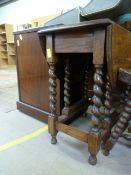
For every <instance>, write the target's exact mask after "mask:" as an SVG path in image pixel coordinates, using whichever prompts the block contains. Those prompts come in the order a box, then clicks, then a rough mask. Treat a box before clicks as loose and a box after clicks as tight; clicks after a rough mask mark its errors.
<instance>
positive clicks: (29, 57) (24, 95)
mask: <svg viewBox="0 0 131 175" xmlns="http://www.w3.org/2000/svg"><path fill="white" fill-rule="evenodd" d="M40 29H41V28H35V29H30V30H25V31H18V32H15V33H14V35H15V45H16V55H17V73H18V86H19V101H18V102H17V108H18V109H19V110H20V111H22V112H24V113H26V114H28V115H30V116H33V117H35V118H37V119H39V120H42V121H45V122H47V118H48V115H49V114H50V108H49V93H48V65H47V62H46V59H45V56H44V54H43V52H42V49H41V46H40V42H39V37H38V34H37V31H38V30H40ZM57 84H58V86H57V97H56V98H57V105H56V108H57V114H59V112H60V94H59V93H60V88H59V80H58V81H57Z"/></svg>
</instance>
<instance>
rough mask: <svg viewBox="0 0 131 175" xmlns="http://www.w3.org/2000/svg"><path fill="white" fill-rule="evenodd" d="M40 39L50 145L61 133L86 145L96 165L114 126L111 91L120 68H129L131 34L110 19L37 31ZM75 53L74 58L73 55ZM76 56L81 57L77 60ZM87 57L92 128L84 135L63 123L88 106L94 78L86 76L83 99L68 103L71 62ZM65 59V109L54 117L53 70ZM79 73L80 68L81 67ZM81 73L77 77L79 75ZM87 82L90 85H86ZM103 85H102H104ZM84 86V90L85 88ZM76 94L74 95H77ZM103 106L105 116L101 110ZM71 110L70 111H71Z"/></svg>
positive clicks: (54, 82) (90, 160) (54, 84)
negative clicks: (46, 80)
mask: <svg viewBox="0 0 131 175" xmlns="http://www.w3.org/2000/svg"><path fill="white" fill-rule="evenodd" d="M38 33H39V36H40V39H41V46H42V48H43V52H44V55H45V57H46V59H47V62H48V64H49V91H50V110H51V115H50V117H49V119H48V124H49V132H50V134H51V137H52V139H51V143H52V144H55V143H56V142H57V140H56V134H57V132H58V131H62V132H64V133H66V134H68V135H71V136H73V137H75V138H77V139H79V140H81V141H84V142H86V143H88V151H89V152H90V157H89V163H90V164H92V165H94V164H96V162H97V158H96V154H97V152H98V150H99V148H100V144H101V143H102V142H103V143H105V142H106V139H107V138H108V136H109V133H110V129H111V127H112V126H113V124H112V123H113V121H114V120H112V114H113V110H112V106H111V90H114V89H116V85H117V73H118V69H119V67H123V68H129V67H130V66H131V59H130V58H131V33H130V32H129V31H127V30H126V29H124V28H122V27H121V26H119V25H117V24H115V23H114V22H112V21H111V20H109V19H99V20H92V21H88V22H82V23H79V24H74V25H69V26H59V27H54V28H53V27H52V28H50V29H43V30H40V31H39V32H38ZM74 54H75V56H76V57H74V56H73V55H74ZM77 54H78V55H80V56H79V57H77ZM85 54H86V58H85V60H86V62H85V64H86V65H87V66H86V67H83V69H85V72H86V73H87V72H90V71H91V70H92V69H93V72H94V83H93V97H92V102H93V107H92V124H93V126H92V129H91V131H90V132H87V133H86V132H83V131H81V130H79V129H77V128H74V127H71V126H69V125H68V124H67V123H66V122H67V120H68V119H70V118H72V116H74V113H75V114H76V113H80V112H81V111H84V110H85V108H84V107H85V106H86V105H87V104H88V86H87V84H88V83H89V84H90V81H91V80H92V79H93V77H92V78H91V77H90V78H88V76H86V75H85V81H84V82H83V84H84V87H85V88H84V89H85V92H84V96H83V98H82V99H81V100H79V102H78V103H76V104H75V105H74V106H73V105H71V104H70V98H71V92H70V83H71V82H72V81H73V78H72V79H71V80H70V77H71V69H70V61H71V58H72V57H73V62H74V63H75V62H76V61H79V63H80V61H81V60H82V57H83V56H85ZM62 60H64V64H65V78H64V81H65V82H64V92H63V93H64V108H63V110H62V115H61V116H58V115H56V87H57V83H56V77H57V75H56V73H55V72H56V70H57V71H58V68H57V66H56V65H57V63H59V62H61V61H62ZM81 71H82V68H81ZM81 71H80V72H79V73H78V74H81ZM88 80H89V82H88ZM104 83H105V86H104ZM86 86H87V87H86ZM78 94H79V92H78V93H76V96H77V95H78ZM72 106H73V107H72ZM102 106H103V107H104V117H103V115H102V113H101V111H100V108H101V107H102ZM72 111H73V112H72Z"/></svg>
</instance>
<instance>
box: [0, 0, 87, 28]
mask: <svg viewBox="0 0 131 175" xmlns="http://www.w3.org/2000/svg"><path fill="white" fill-rule="evenodd" d="M89 1H90V0H18V1H16V2H13V3H10V4H8V5H6V6H3V7H1V8H0V23H10V24H13V25H14V28H15V30H16V26H17V25H20V24H24V23H30V21H31V19H32V18H37V17H40V16H44V15H45V16H46V15H50V14H54V13H60V12H61V11H62V10H64V11H65V10H67V9H68V10H69V9H72V8H74V7H78V6H85V5H86V4H87V3H88V2H89Z"/></svg>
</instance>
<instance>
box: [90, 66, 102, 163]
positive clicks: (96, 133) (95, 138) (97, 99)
mask: <svg viewBox="0 0 131 175" xmlns="http://www.w3.org/2000/svg"><path fill="white" fill-rule="evenodd" d="M102 68H103V65H95V73H94V86H93V92H94V96H93V99H92V100H93V108H92V113H93V115H92V124H93V127H92V129H91V131H90V133H89V139H88V150H89V152H90V157H89V163H90V164H91V165H95V164H96V163H97V157H96V154H97V152H98V151H99V148H100V140H101V138H100V137H101V136H100V122H101V121H100V115H101V113H100V110H99V108H100V107H101V106H102V96H103V92H102V86H103V80H102V76H103V72H102Z"/></svg>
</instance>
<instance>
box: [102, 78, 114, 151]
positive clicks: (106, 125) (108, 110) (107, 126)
mask: <svg viewBox="0 0 131 175" xmlns="http://www.w3.org/2000/svg"><path fill="white" fill-rule="evenodd" d="M105 87H106V92H105V101H104V105H105V108H104V115H105V117H104V119H103V129H104V130H105V132H106V134H105V137H104V138H103V142H102V144H101V148H102V150H103V149H104V146H105V143H106V141H107V140H108V138H109V137H110V133H111V131H110V130H111V115H112V111H113V108H112V105H111V102H112V95H111V84H110V80H109V76H108V75H107V76H106V85H105Z"/></svg>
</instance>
